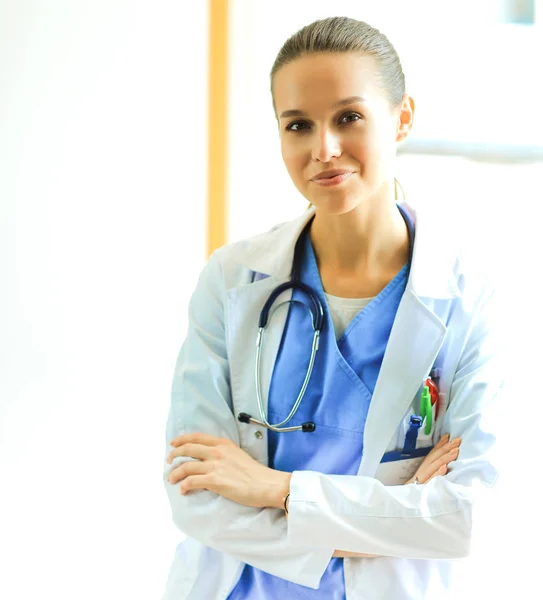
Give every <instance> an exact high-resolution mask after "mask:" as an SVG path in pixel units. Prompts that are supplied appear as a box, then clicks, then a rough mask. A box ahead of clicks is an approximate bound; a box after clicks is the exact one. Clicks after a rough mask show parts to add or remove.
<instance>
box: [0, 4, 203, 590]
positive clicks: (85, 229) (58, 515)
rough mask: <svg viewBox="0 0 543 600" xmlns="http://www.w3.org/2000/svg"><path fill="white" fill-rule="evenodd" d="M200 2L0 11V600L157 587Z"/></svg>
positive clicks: (198, 81) (192, 239)
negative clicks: (164, 460) (165, 433)
mask: <svg viewBox="0 0 543 600" xmlns="http://www.w3.org/2000/svg"><path fill="white" fill-rule="evenodd" d="M206 77H207V3H206V2H190V3H189V2H177V1H176V0H154V1H151V0H139V1H137V2H131V1H127V0H92V1H91V0H81V1H78V2H73V1H72V0H52V1H48V2H45V1H44V2H41V1H30V0H8V1H4V2H1V3H0V88H1V91H0V219H1V221H0V269H1V271H0V272H1V277H0V598H2V599H5V600H28V599H29V598H55V599H56V600H68V599H69V600H73V599H74V598H78V599H81V600H83V599H89V600H90V599H93V600H94V599H96V598H107V599H112V598H119V599H120V598H132V599H142V600H149V599H150V598H159V597H160V596H161V594H162V592H163V589H164V585H165V581H166V576H167V572H168V569H169V565H170V562H171V559H172V557H173V552H174V548H175V545H176V543H177V542H178V541H179V540H180V539H182V535H181V534H180V533H179V532H177V531H176V529H175V526H174V525H173V524H172V522H171V517H170V510H169V505H168V502H167V499H166V494H165V492H164V490H163V485H162V481H161V471H162V464H163V452H164V448H165V440H164V429H165V423H166V416H167V409H168V406H169V402H170V387H171V380H172V376H173V368H174V364H175V360H176V357H177V352H178V351H179V346H180V344H181V341H182V338H183V336H184V331H185V324H186V313H187V303H188V298H189V294H190V292H191V291H192V288H193V287H194V284H195V282H196V277H197V275H198V273H199V271H200V269H201V267H202V265H203V263H204V260H205V252H206V248H205V229H206V223H205V220H206V190H205V183H206V178H205V168H206V148H205V145H206V120H207V112H206V86H207V79H206Z"/></svg>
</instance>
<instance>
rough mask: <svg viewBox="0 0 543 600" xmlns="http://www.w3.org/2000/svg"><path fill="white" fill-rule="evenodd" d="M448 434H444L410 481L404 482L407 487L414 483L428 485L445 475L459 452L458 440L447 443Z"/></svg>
mask: <svg viewBox="0 0 543 600" xmlns="http://www.w3.org/2000/svg"><path fill="white" fill-rule="evenodd" d="M449 437H450V436H449V434H448V433H447V434H445V435H444V436H443V437H442V438H441V439H440V440H439V442H438V443H437V444H436V445H435V446H434V447H433V448H432V450H430V452H429V453H428V454H427V455H426V456H425V457H424V460H423V461H422V463H421V465H420V467H419V468H418V469H417V472H416V473H415V475H414V476H413V477H411V479H409V480H408V481H406V482H405V484H404V485H408V484H410V483H413V482H414V481H415V477H416V478H417V481H418V482H419V483H428V482H429V481H430V479H433V478H434V477H437V476H439V475H446V474H447V471H448V466H449V463H450V462H452V461H453V460H456V459H457V458H458V454H459V452H460V450H459V447H460V438H455V439H454V440H452V442H449Z"/></svg>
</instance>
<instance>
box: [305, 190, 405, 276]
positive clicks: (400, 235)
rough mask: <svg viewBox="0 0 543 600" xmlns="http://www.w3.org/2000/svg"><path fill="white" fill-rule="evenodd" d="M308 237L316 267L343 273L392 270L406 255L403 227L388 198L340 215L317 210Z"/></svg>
mask: <svg viewBox="0 0 543 600" xmlns="http://www.w3.org/2000/svg"><path fill="white" fill-rule="evenodd" d="M310 236H311V242H312V244H313V248H314V251H315V255H316V258H317V263H318V265H319V268H326V269H327V270H328V271H334V272H336V273H341V274H344V275H349V274H353V275H356V274H366V275H369V274H373V275H377V274H389V273H396V272H397V271H399V270H400V269H401V267H402V266H403V265H404V264H405V263H406V261H407V259H408V256H409V237H408V233H407V227H406V225H405V222H404V219H403V217H402V215H401V214H400V211H399V210H398V208H397V206H396V203H395V201H394V200H393V199H392V198H389V199H388V200H387V201H379V202H371V203H370V202H367V203H361V204H360V205H359V206H357V207H356V208H355V209H353V210H352V211H350V212H348V213H344V214H341V215H330V214H327V213H325V212H324V211H322V210H318V209H317V212H316V214H315V219H314V221H313V223H312V225H311V229H310Z"/></svg>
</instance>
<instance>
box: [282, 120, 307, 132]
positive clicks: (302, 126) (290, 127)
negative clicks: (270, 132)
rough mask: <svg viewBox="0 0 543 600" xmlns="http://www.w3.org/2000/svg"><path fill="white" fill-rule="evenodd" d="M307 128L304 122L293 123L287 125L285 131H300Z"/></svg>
mask: <svg viewBox="0 0 543 600" xmlns="http://www.w3.org/2000/svg"><path fill="white" fill-rule="evenodd" d="M308 127H309V124H308V123H306V122H305V121H294V123H289V124H288V125H287V126H286V128H285V129H286V130H287V131H301V130H303V129H306V128H308Z"/></svg>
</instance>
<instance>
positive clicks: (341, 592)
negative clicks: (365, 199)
mask: <svg viewBox="0 0 543 600" xmlns="http://www.w3.org/2000/svg"><path fill="white" fill-rule="evenodd" d="M304 235H305V240H303V242H304V243H303V252H302V256H301V257H300V263H301V264H300V279H301V281H302V282H303V283H305V284H307V285H309V286H310V287H312V288H313V290H314V291H315V292H316V293H317V294H318V295H319V297H320V300H321V302H322V304H323V307H324V310H325V313H326V314H325V319H324V323H323V328H322V332H321V335H320V340H319V349H318V351H317V353H316V356H315V364H314V367H313V372H312V374H311V378H310V380H309V384H308V386H307V389H306V391H305V394H304V397H303V399H302V401H301V404H300V406H299V408H298V411H297V412H296V414H295V415H294V417H293V418H292V419H291V420H290V421H289V422H288V423H287V425H288V426H292V425H301V424H302V423H304V422H306V421H313V422H314V423H315V425H316V429H315V431H313V432H311V433H305V432H302V431H294V432H282V433H278V432H275V431H271V430H268V465H269V467H271V468H272V469H278V470H281V471H286V472H289V473H290V472H293V471H299V470H310V471H318V472H320V473H325V474H338V475H356V474H357V472H358V468H359V466H360V461H361V459H362V453H363V451H364V426H365V424H366V418H367V415H368V409H369V405H370V402H371V396H372V394H373V390H374V387H375V383H376V381H377V376H378V374H379V370H380V368H381V363H382V360H383V356H384V353H385V349H386V345H387V343H388V338H389V335H390V331H391V329H392V324H393V322H394V319H395V317H396V312H397V309H398V305H399V303H400V300H401V297H402V295H403V293H404V290H405V285H406V282H407V272H408V267H407V265H405V266H404V267H403V268H402V269H401V270H400V271H399V272H398V273H397V275H396V276H395V277H394V278H393V279H392V281H390V282H389V283H388V285H387V286H386V287H385V288H384V289H383V290H382V291H381V293H380V294H378V295H377V296H376V297H375V298H373V299H372V300H371V301H370V302H369V303H368V304H367V305H366V306H364V307H363V308H362V309H361V310H360V311H359V312H358V314H356V316H355V317H354V318H353V319H352V321H351V322H350V323H349V325H348V326H347V328H346V329H345V331H344V333H343V334H342V335H341V337H340V338H339V340H336V336H335V330H334V324H333V321H332V316H331V314H330V310H329V308H328V304H327V301H326V295H325V293H324V290H323V286H322V281H321V277H320V273H319V269H318V266H317V260H316V257H315V253H314V251H313V246H312V244H311V238H310V236H309V230H308V229H306V230H305V232H304ZM292 300H293V302H291V303H290V304H289V308H288V315H287V319H286V323H285V328H284V330H283V336H282V338H281V344H280V346H279V351H278V354H277V358H276V361H275V365H274V369H273V373H272V378H271V383H270V390H269V394H268V412H267V414H268V421H269V422H270V423H272V424H275V423H278V422H280V421H283V420H284V419H285V418H286V417H287V416H288V414H289V413H290V411H291V409H292V407H293V405H294V403H295V401H296V398H297V397H298V394H299V392H300V389H301V387H302V384H303V381H304V379H305V375H306V371H307V367H308V364H309V359H310V356H311V345H312V341H313V325H312V318H311V315H310V314H309V311H308V310H307V307H308V306H309V300H308V299H307V296H305V295H304V294H303V292H301V291H300V290H299V289H294V290H293V293H292ZM300 303H301V304H300ZM272 322H273V317H272V321H271V323H272ZM271 323H270V325H271ZM265 351H266V348H265V346H264V347H263V350H262V352H263V353H264V352H265ZM281 597H283V598H289V599H293V600H294V599H302V598H312V599H315V600H317V599H318V600H345V579H344V574H343V559H342V558H332V559H331V560H330V563H329V564H328V566H327V568H326V571H325V572H324V574H323V576H322V578H321V581H320V584H319V588H318V589H317V590H313V589H310V588H307V587H304V586H300V585H296V584H293V583H290V582H288V581H286V580H284V579H281V578H279V577H275V576H273V575H270V574H269V573H266V572H264V571H261V570H259V569H256V568H254V567H252V566H250V565H246V566H245V567H244V569H243V571H242V574H241V576H240V579H239V581H238V583H237V584H236V586H235V587H234V589H233V590H232V592H231V594H230V595H229V597H228V600H243V599H244V598H259V599H261V600H268V599H269V600H272V599H274V600H275V598H281Z"/></svg>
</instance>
